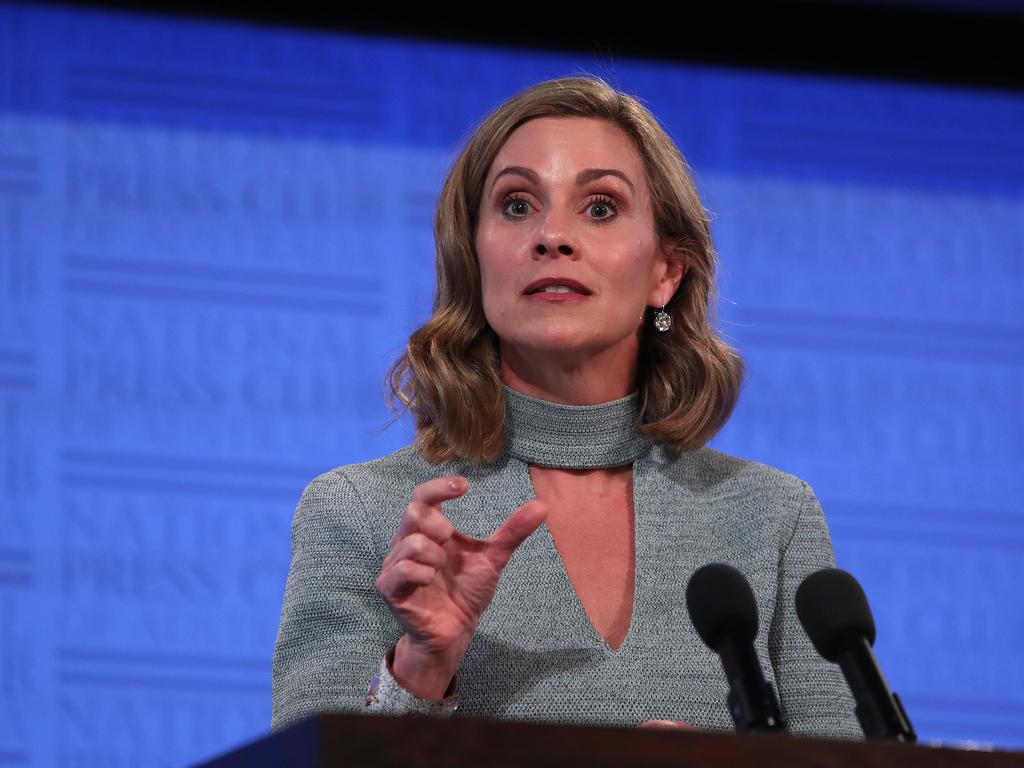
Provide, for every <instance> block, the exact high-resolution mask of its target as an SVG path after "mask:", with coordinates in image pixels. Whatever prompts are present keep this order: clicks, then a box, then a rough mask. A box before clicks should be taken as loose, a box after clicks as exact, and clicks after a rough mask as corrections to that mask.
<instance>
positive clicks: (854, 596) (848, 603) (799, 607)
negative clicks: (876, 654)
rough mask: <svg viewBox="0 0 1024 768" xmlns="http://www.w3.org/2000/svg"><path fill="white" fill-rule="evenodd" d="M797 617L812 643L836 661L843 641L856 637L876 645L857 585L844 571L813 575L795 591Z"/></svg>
mask: <svg viewBox="0 0 1024 768" xmlns="http://www.w3.org/2000/svg"><path fill="white" fill-rule="evenodd" d="M796 615H797V617H798V618H799V619H800V623H801V624H803V625H804V629H805V630H806V631H807V636H808V637H809V638H811V643H813V644H814V647H815V648H816V649H817V650H818V653H820V654H821V655H822V656H823V657H825V658H826V659H828V660H829V661H835V660H836V657H837V655H838V653H839V644H840V643H841V642H842V640H843V638H844V637H848V636H850V635H858V636H862V637H865V638H867V641H868V644H869V645H874V643H875V620H874V619H873V618H872V616H871V608H870V607H869V606H868V599H867V597H866V596H865V595H864V590H863V589H861V586H860V584H858V583H857V580H856V579H855V578H853V576H851V575H850V574H849V573H847V572H846V571H842V570H840V569H838V568H825V569H823V570H820V571H817V572H815V573H812V574H811V575H810V576H808V577H807V578H806V579H804V582H803V584H801V585H800V587H799V588H798V589H797V591H796Z"/></svg>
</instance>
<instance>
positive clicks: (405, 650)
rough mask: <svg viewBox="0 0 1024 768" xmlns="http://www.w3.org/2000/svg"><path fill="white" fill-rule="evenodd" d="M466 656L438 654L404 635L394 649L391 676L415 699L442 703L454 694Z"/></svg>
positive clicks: (461, 654) (460, 654)
mask: <svg viewBox="0 0 1024 768" xmlns="http://www.w3.org/2000/svg"><path fill="white" fill-rule="evenodd" d="M462 656H463V653H454V652H453V653H449V654H438V653H436V652H430V651H427V650H425V649H423V648H421V647H419V646H417V645H416V643H415V642H413V641H412V640H410V639H409V636H408V635H402V637H401V638H400V639H399V641H398V643H397V644H396V645H395V650H394V655H393V659H392V660H391V665H390V672H391V676H392V677H393V678H394V679H395V682H397V683H398V684H399V685H401V686H402V687H403V688H404V689H405V690H407V691H408V692H409V693H411V694H413V695H414V696H418V697H419V698H421V699H426V700H427V701H442V700H443V699H445V698H446V697H448V696H450V695H451V694H452V690H451V689H452V687H453V683H454V679H455V674H456V673H457V672H458V670H459V664H460V663H461V662H462Z"/></svg>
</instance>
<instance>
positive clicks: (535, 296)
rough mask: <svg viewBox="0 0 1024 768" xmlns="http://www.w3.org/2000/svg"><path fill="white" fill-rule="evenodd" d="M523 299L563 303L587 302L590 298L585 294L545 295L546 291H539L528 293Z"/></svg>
mask: <svg viewBox="0 0 1024 768" xmlns="http://www.w3.org/2000/svg"><path fill="white" fill-rule="evenodd" d="M523 298H524V299H526V300H527V301H547V302H562V301H585V300H586V299H589V298H590V296H588V295H587V294H584V293H573V292H571V291H570V292H569V293H545V292H544V291H538V292H537V293H527V294H524V295H523Z"/></svg>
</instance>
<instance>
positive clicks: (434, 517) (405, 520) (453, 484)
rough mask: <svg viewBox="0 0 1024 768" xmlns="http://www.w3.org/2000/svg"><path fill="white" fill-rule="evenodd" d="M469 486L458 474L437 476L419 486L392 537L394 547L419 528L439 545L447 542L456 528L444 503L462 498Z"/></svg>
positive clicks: (414, 491)
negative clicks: (448, 515)
mask: <svg viewBox="0 0 1024 768" xmlns="http://www.w3.org/2000/svg"><path fill="white" fill-rule="evenodd" d="M468 487H469V484H468V483H467V482H466V478H464V477H459V476H457V475H453V476H447V477H435V478H434V479H432V480H428V481H427V482H425V483H420V484H419V485H417V486H416V487H415V488H414V489H413V492H412V501H411V502H410V503H409V506H408V507H406V508H405V514H404V515H402V522H401V523H400V524H399V526H398V530H397V531H396V532H395V535H394V536H392V537H391V546H392V547H394V545H395V543H396V542H397V541H400V540H401V539H403V538H405V537H406V536H408V535H409V534H411V533H415V532H417V531H419V532H420V533H423V534H425V535H427V536H429V537H430V538H432V539H434V540H435V541H436V542H437V543H438V544H443V543H444V542H446V541H447V540H448V539H449V538H450V537H451V535H452V531H454V530H455V529H454V526H453V525H452V524H451V522H450V521H449V520H448V519H447V518H446V517H445V516H444V515H443V514H442V513H441V507H440V505H441V502H443V501H449V500H451V499H456V498H458V497H459V496H461V495H462V494H464V493H465V492H466V489H467V488H468Z"/></svg>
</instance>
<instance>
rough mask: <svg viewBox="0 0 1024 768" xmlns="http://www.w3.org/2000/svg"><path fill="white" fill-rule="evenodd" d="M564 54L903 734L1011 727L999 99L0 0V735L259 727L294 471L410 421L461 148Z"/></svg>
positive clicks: (22, 748)
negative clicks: (822, 561) (674, 194)
mask: <svg viewBox="0 0 1024 768" xmlns="http://www.w3.org/2000/svg"><path fill="white" fill-rule="evenodd" d="M581 70H586V71H592V72H596V73H598V74H602V75H605V76H607V77H609V78H610V79H612V80H613V82H615V83H617V84H619V85H620V86H622V87H623V88H625V89H627V90H630V91H632V92H635V93H637V94H638V95H640V96H641V97H642V98H643V99H644V100H645V101H646V102H647V103H648V104H649V105H650V106H651V108H652V109H653V111H654V112H655V113H656V114H657V115H658V116H659V117H660V118H661V119H662V120H663V122H664V123H665V125H666V127H667V128H668V130H669V131H670V133H671V134H672V135H673V136H674V137H675V138H676V139H677V141H678V142H679V143H680V145H681V146H682V147H683V149H684V151H685V152H686V153H687V155H688V157H689V159H690V161H691V163H692V164H693V166H694V168H695V169H696V173H697V178H698V182H699V185H700V188H701V191H702V194H703V195H704V197H705V201H706V203H707V205H708V207H709V208H710V209H711V210H712V211H713V214H714V216H715V224H714V226H715V237H716V244H717V246H718V248H719V251H720V254H721V257H722V278H721V292H722V298H721V307H720V309H721V317H722V328H723V330H724V331H725V333H726V334H727V335H729V336H730V337H731V338H733V339H734V340H735V342H736V343H737V344H738V345H739V347H740V348H741V350H742V352H743V353H744V355H745V357H746V359H747V362H748V366H749V376H748V380H747V383H746V385H745V389H744V393H743V396H742V398H741V400H740V405H739V407H738V409H737V411H736V414H735V417H734V418H733V420H732V421H731V422H730V424H729V425H728V426H727V427H726V429H725V430H724V431H723V432H722V434H721V435H720V436H719V437H718V438H717V439H716V440H715V445H716V447H719V448H721V449H722V450H726V451H729V452H732V453H735V454H738V455H741V456H745V457H748V458H753V459H757V460H761V461H765V462H768V463H770V464H773V465H775V466H778V467H781V468H782V469H784V470H787V471H790V472H793V473H795V474H798V475H800V476H801V477H803V478H805V479H806V480H808V481H809V482H810V483H812V485H813V486H814V487H815V490H816V491H817V493H818V495H819V498H820V499H821V501H822V504H823V506H824V508H825V510H826V514H827V515H828V518H829V521H830V524H831V527H832V531H833V537H834V541H835V545H836V550H837V554H838V557H839V561H840V565H842V566H844V567H846V568H848V569H849V570H851V571H852V572H853V573H854V574H856V575H857V576H858V577H859V578H860V579H861V581H862V582H863V583H864V585H865V587H866V589H867V592H868V595H869V597H870V598H871V601H872V605H873V606H874V610H875V613H876V619H877V623H878V627H879V641H878V651H879V654H880V656H881V659H882V662H883V665H884V667H885V669H886V671H887V673H888V675H889V677H890V679H891V682H892V683H893V685H894V687H896V688H897V689H898V690H899V691H900V693H901V695H902V696H903V697H904V700H905V701H906V704H907V707H908V709H909V710H910V713H911V715H912V717H913V718H914V720H915V723H916V724H917V726H918V730H919V731H920V733H921V735H922V737H923V738H924V739H926V740H929V741H947V742H961V741H977V742H983V743H994V744H998V745H1004V746H1018V747H1020V746H1024V699H1022V698H1021V696H1020V694H1019V691H1021V690H1024V662H1022V660H1021V658H1020V656H1019V653H1018V652H1017V645H1018V644H1019V643H1018V641H1017V639H1018V638H1020V637H1021V636H1022V635H1024V611H1022V602H1021V600H1020V598H1019V589H1018V586H1017V580H1018V579H1017V574H1018V573H1019V569H1020V564H1021V562H1022V553H1024V508H1022V506H1021V503H1020V499H1021V498H1022V497H1024V479H1022V474H1021V472H1020V466H1021V463H1022V459H1024V309H1022V303H1021V301H1020V298H1019V297H1020V296H1021V294H1022V291H1024V99H1021V97H1020V96H1019V95H1008V94H1002V93H992V92H970V91H965V90H944V89H940V88H937V87H920V86H903V85H895V84H892V83H875V82H868V81H861V80H852V79H829V78H823V77H808V76H800V77H798V76H782V75H772V74H765V73H756V72H744V71H737V70H731V71H730V70H721V69H714V68H704V67H695V66H681V65H677V64H666V63H658V62H644V61H635V60H622V61H617V62H615V61H604V60H595V59H587V58H585V57H583V58H581V57H574V56H570V55H556V54H551V53H537V52H527V51H515V50H492V49H487V48H484V47H478V46H471V45H441V44H434V43H426V42H410V41H398V40H390V39H385V38H371V37H361V36H356V35H343V34H334V33H331V34H326V33H314V32H298V31H294V30H278V29H273V28H267V27H259V26H255V25H245V24H239V23H235V24H228V23H211V22H199V21H181V20H173V19H164V18H160V17H154V16H141V15H139V16H133V15H130V14H112V13H106V12H88V11H81V10H69V9H59V8H45V7H33V6H30V5H24V4H0V765H36V766H57V765H60V766H78V765H82V766H84V765H90V766H91V765H110V766H117V765H133V766H143V765H160V766H163V765H180V764H182V763H184V762H187V761H190V760H196V759H199V758H202V757H205V756H209V755H211V754H213V753H215V752H218V751H222V750H224V749H227V748H229V747H230V746H232V745H234V744H237V743H238V742H240V741H242V740H245V739H249V738H254V737H256V736H258V735H260V734H261V733H263V732H265V730H266V728H267V725H268V723H269V713H270V655H271V650H272V646H273V641H274V637H275V633H276V630H277V622H278V615H279V614H278V612H279V609H280V601H281V596H282V590H283V584H284V577H285V573H286V570H287V566H288V556H289V532H290V531H289V526H290V522H291V515H292V511H293V509H294V505H295V502H296V500H297V499H298V495H299V493H300V492H301V490H302V488H303V486H304V485H305V483H306V482H307V481H308V480H309V479H311V478H312V477H313V476H314V475H315V474H317V473H319V472H322V471H324V470H326V469H329V468H331V467H334V466H337V465H339V464H344V463H349V462H353V461H360V460H364V459H368V458H372V457H375V456H379V455H382V454H384V453H387V452H389V451H391V450H394V449H395V448H398V447H400V446H402V445H404V444H405V443H406V442H408V440H409V439H410V428H409V425H408V423H407V422H405V421H403V422H399V423H398V424H396V425H394V426H392V427H391V428H389V429H386V430H385V429H383V427H384V425H385V424H386V423H387V422H388V420H389V414H388V413H387V411H386V409H385V408H384V407H383V405H382V400H381V391H382V379H383V373H384V371H385V369H386V367H387V365H388V363H389V362H390V361H391V360H392V359H393V358H394V357H395V355H397V354H398V353H399V351H400V350H401V349H402V347H403V343H404V340H405V338H406V337H407V336H408V333H409V332H410V331H411V330H412V329H413V328H414V327H416V325H418V324H419V323H420V322H422V320H423V319H424V318H425V316H426V314H427V313H428V311H429V307H430V302H431V299H432V294H433V243H432V235H431V220H432V215H433V207H434V203H435V200H436V196H437V193H438V190H439V187H440V183H441V181H442V179H443V176H444V172H445V170H446V168H447V166H448V164H449V163H450V162H451V160H452V158H453V156H454V151H455V147H456V146H457V144H458V142H459V140H460V139H461V138H463V137H464V136H465V135H466V134H467V133H468V131H469V130H470V128H471V127H472V125H473V124H474V123H475V122H476V121H477V120H479V119H480V118H481V117H482V116H483V115H484V114H485V113H486V112H487V111H488V110H489V109H490V108H492V107H493V106H495V105H497V104H498V103H500V102H501V101H502V100H503V99H504V98H505V97H506V96H508V95H509V94H511V93H512V92H513V91H515V90H517V89H518V88H520V87H523V86H525V85H527V84H530V83H533V82H536V81H538V80H541V79H544V78H547V77H553V76H557V75H564V74H573V73H576V72H578V71H581ZM680 588H682V584H681V585H680Z"/></svg>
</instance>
